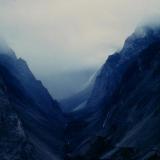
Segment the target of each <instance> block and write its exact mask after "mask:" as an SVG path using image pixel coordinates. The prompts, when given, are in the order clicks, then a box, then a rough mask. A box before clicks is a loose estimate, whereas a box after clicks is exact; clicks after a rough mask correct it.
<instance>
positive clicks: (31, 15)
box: [0, 0, 160, 88]
mask: <svg viewBox="0 0 160 160" xmlns="http://www.w3.org/2000/svg"><path fill="white" fill-rule="evenodd" d="M159 15H160V1H159V0H148V1H146V0H134V1H133V0H119V1H117V0H112V1H107V0H67V1H66V0H45V1H44V0H28V1H26V0H0V23H1V25H0V35H1V36H2V37H4V39H5V40H6V41H7V43H8V44H9V46H10V47H11V48H12V49H13V50H14V51H15V52H16V55H17V56H18V57H22V58H24V59H25V60H26V61H27V63H28V64H29V66H30V68H31V70H32V71H33V73H34V74H35V75H36V77H37V78H38V79H41V80H43V82H44V83H45V84H46V85H47V83H48V82H47V81H46V80H45V79H46V77H50V78H51V76H50V75H52V77H53V78H54V77H55V76H58V75H62V74H63V73H65V74H66V73H68V74H69V73H72V72H76V71H79V70H83V71H84V72H85V71H86V70H88V69H91V70H93V69H94V70H95V71H96V70H97V69H98V68H100V66H101V65H102V64H103V63H104V62H105V60H106V58H107V56H108V55H109V54H111V53H113V52H114V51H116V50H117V49H120V48H121V47H122V46H123V43H124V40H125V38H126V37H127V36H128V35H130V34H131V33H132V32H133V30H134V29H135V28H136V26H138V25H141V24H143V23H146V22H150V21H151V23H152V21H153V19H154V21H156V20H158V19H159ZM155 19H156V20H155ZM50 78H49V79H50ZM71 78H73V77H72V76H71ZM57 79H58V81H59V80H61V81H62V82H63V79H64V78H61V76H59V78H57ZM87 79H88V78H86V81H87ZM50 81H51V80H50ZM66 85H68V84H66ZM75 85H76V83H75ZM47 87H48V88H49V85H48V86H47Z"/></svg>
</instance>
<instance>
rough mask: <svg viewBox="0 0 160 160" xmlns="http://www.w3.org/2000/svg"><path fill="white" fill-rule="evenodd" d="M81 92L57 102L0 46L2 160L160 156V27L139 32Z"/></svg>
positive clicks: (135, 159) (22, 63) (156, 158)
mask: <svg viewBox="0 0 160 160" xmlns="http://www.w3.org/2000/svg"><path fill="white" fill-rule="evenodd" d="M78 75H80V74H78ZM90 75H91V74H90V73H89V74H88V75H87V76H88V77H89V76H90ZM53 78H54V77H53ZM82 79H83V78H82ZM84 79H85V80H84ZM84 79H83V80H84V81H86V78H84ZM83 80H82V81H83ZM82 81H81V82H82ZM81 82H80V83H81ZM75 84H76V83H74V84H73V85H75ZM81 84H82V83H81ZM70 85H71V84H70ZM70 85H69V86H70ZM64 86H65V85H64ZM81 86H82V85H81ZM73 88H74V87H73ZM80 88H81V89H79V90H78V91H77V93H76V94H75V95H72V96H70V98H68V99H64V100H62V101H60V102H57V101H56V100H55V99H53V98H52V97H51V96H50V94H49V93H48V91H47V89H46V88H45V87H44V86H43V84H42V83H41V81H39V80H37V79H36V78H35V77H34V75H33V74H32V72H31V71H30V69H29V68H28V66H27V63H26V62H25V61H24V60H23V59H21V58H19V59H18V58H17V57H16V55H15V53H14V52H13V51H12V50H11V49H10V48H9V47H7V46H3V47H1V46H0V159H2V160H159V159H160V129H159V123H160V27H158V26H156V27H150V26H145V27H142V28H138V29H137V30H136V31H135V32H134V33H133V34H132V35H131V36H130V37H128V38H127V39H126V41H125V43H124V46H123V48H122V49H121V51H119V52H116V53H114V54H113V55H111V56H109V57H108V59H107V60H106V63H105V64H104V65H103V66H102V67H101V69H100V70H99V71H98V72H97V73H95V75H94V76H93V77H92V78H91V79H90V81H89V82H88V84H85V85H84V87H83V88H82V87H80ZM61 108H63V111H62V110H61Z"/></svg>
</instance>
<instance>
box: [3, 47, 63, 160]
mask: <svg viewBox="0 0 160 160" xmlns="http://www.w3.org/2000/svg"><path fill="white" fill-rule="evenodd" d="M0 76H1V77H2V79H3V81H4V82H5V86H3V85H2V87H6V88H7V97H9V104H12V105H11V106H10V105H8V106H9V107H12V108H13V115H14V113H16V115H15V117H16V116H17V117H19V119H17V120H16V118H15V120H14V121H15V123H17V128H16V126H15V127H14V128H15V132H17V134H18V136H19V137H20V138H21V139H22V142H23V139H24V140H25V138H23V135H22V133H21V132H20V131H18V129H20V123H21V122H22V124H23V128H24V129H23V130H22V131H23V132H24V133H25V134H26V135H27V137H28V139H29V141H30V142H31V143H32V145H33V146H34V148H35V150H36V152H37V153H38V156H39V157H41V158H42V159H45V160H53V159H55V160H56V159H59V158H62V157H63V146H64V128H65V125H66V124H65V123H66V121H65V118H64V116H63V113H62V112H61V110H60V108H59V105H58V103H57V102H56V101H55V100H53V99H52V97H51V96H50V95H49V93H48V91H47V90H46V89H45V88H44V87H43V85H42V83H41V82H40V81H38V80H36V79H35V77H34V76H33V74H32V73H31V71H30V70H29V68H28V66H27V64H26V62H25V61H24V60H22V59H18V58H17V57H16V56H15V54H14V52H13V51H12V50H11V49H7V50H4V49H3V50H0ZM8 114H9V113H8ZM11 114H12V111H11ZM8 116H9V117H10V115H8ZM16 121H17V122H16ZM9 123H12V122H8V125H9ZM14 128H13V129H14ZM2 129H3V127H2ZM16 130H17V131H16ZM15 138H16V137H15ZM17 138H18V137H17ZM8 140H9V139H8ZM13 141H14V138H13ZM19 141H20V139H19ZM0 142H1V141H0ZM20 143H21V141H20ZM24 143H25V142H24ZM4 145H7V144H5V143H4ZM12 147H13V148H17V147H19V146H18V145H17V144H16V142H15V145H13V146H12ZM24 147H25V146H24ZM7 149H9V147H7ZM11 152H12V148H11ZM17 152H18V149H17ZM0 154H1V153H0ZM17 154H18V153H17ZM9 159H11V158H9ZM19 159H20V158H19ZM21 159H23V158H21ZM21 159H20V160H21ZM29 159H31V158H29ZM39 159H40V158H39Z"/></svg>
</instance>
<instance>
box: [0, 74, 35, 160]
mask: <svg viewBox="0 0 160 160" xmlns="http://www.w3.org/2000/svg"><path fill="white" fill-rule="evenodd" d="M12 107H13V105H12V103H11V102H10V100H9V97H8V92H7V87H6V84H5V83H4V80H3V78H2V75H0V159H1V160H33V159H35V158H36V156H35V151H34V147H33V145H32V144H31V143H30V142H29V140H28V138H27V137H26V135H25V133H24V130H23V127H22V124H21V121H20V119H19V118H18V116H17V113H16V112H15V111H14V109H13V108H12Z"/></svg>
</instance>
